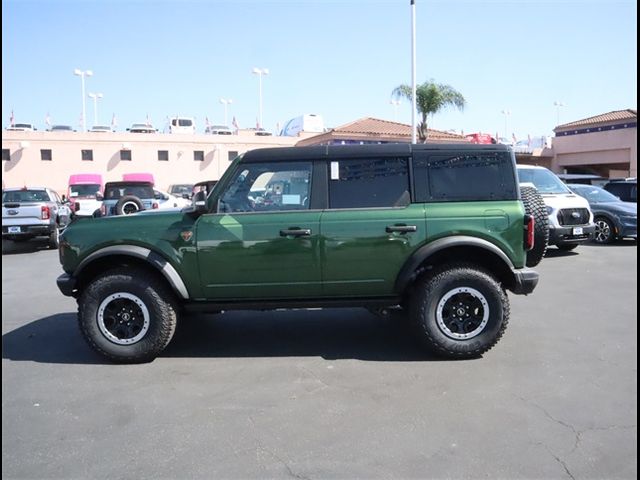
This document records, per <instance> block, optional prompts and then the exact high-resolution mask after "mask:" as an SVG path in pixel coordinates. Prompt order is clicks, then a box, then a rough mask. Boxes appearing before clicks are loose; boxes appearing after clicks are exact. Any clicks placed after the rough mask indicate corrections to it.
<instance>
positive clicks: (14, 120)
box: [9, 110, 16, 127]
mask: <svg viewBox="0 0 640 480" xmlns="http://www.w3.org/2000/svg"><path fill="white" fill-rule="evenodd" d="M15 122H16V119H15V117H14V116H13V110H11V117H9V125H11V126H12V127H13V125H14V124H15Z"/></svg>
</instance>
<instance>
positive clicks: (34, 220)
mask: <svg viewBox="0 0 640 480" xmlns="http://www.w3.org/2000/svg"><path fill="white" fill-rule="evenodd" d="M70 216H71V210H70V209H69V207H67V205H65V204H64V203H63V202H62V200H61V199H60V196H59V195H58V193H57V192H55V191H54V190H51V189H50V188H46V187H29V188H27V187H22V188H6V189H4V190H3V191H2V239H3V240H5V239H6V240H13V241H23V240H29V239H30V238H34V237H48V238H49V246H50V247H51V248H58V237H59V235H60V233H61V232H62V230H64V228H65V227H66V226H67V225H68V224H69V220H70Z"/></svg>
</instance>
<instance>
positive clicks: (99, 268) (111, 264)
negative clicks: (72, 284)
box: [78, 255, 173, 293]
mask: <svg viewBox="0 0 640 480" xmlns="http://www.w3.org/2000/svg"><path fill="white" fill-rule="evenodd" d="M122 267H126V268H135V269H139V270H142V271H144V272H145V273H148V274H149V275H153V276H155V277H157V278H158V279H160V280H161V281H163V282H164V283H165V284H166V285H167V287H169V289H170V290H172V291H173V286H172V285H171V284H170V283H169V282H168V281H167V279H166V278H165V277H164V275H162V273H160V272H159V271H158V269H157V268H155V267H154V266H153V265H150V264H149V263H148V262H145V261H144V260H142V259H140V258H136V257H132V256H129V255H107V256H104V257H99V258H96V259H95V260H94V261H92V262H91V263H89V264H88V265H87V266H86V267H84V268H83V269H82V271H81V272H80V274H79V275H78V292H79V293H80V292H82V290H84V288H85V287H86V286H87V285H88V284H89V283H90V282H91V281H92V280H93V279H94V278H96V277H97V276H98V275H100V274H102V273H104V272H107V271H109V270H114V269H116V268H122Z"/></svg>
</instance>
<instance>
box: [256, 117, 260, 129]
mask: <svg viewBox="0 0 640 480" xmlns="http://www.w3.org/2000/svg"><path fill="white" fill-rule="evenodd" d="M259 128H260V122H259V121H258V119H257V118H256V130H257V129H259Z"/></svg>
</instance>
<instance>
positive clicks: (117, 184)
mask: <svg viewBox="0 0 640 480" xmlns="http://www.w3.org/2000/svg"><path fill="white" fill-rule="evenodd" d="M130 185H134V186H136V187H137V186H142V187H147V186H148V187H153V183H151V182H141V181H133V180H132V181H128V182H123V181H120V182H107V183H105V184H104V188H107V187H126V186H130Z"/></svg>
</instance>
